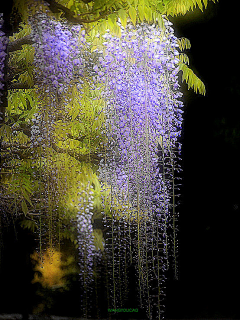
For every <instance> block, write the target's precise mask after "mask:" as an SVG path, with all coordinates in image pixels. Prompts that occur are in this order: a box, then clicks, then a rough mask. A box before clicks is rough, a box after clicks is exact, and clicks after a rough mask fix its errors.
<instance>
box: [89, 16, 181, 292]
mask: <svg viewBox="0 0 240 320" xmlns="http://www.w3.org/2000/svg"><path fill="white" fill-rule="evenodd" d="M104 37H105V42H104V43H103V44H104V46H105V52H104V55H103V57H102V58H100V67H99V66H95V67H94V70H95V71H96V72H97V74H98V80H99V81H101V82H103V83H104V86H105V89H104V97H105V99H106V108H105V114H106V119H107V120H106V128H105V132H106V138H107V139H106V140H107V143H106V145H105V148H106V156H107V159H106V160H105V159H104V160H103V161H102V162H101V165H100V177H101V179H102V180H103V181H106V182H107V184H108V185H110V186H111V188H112V196H113V197H116V198H117V199H118V201H119V203H122V207H124V204H125V208H127V207H128V210H127V209H126V211H125V215H128V216H129V215H130V216H131V217H132V219H133V220H136V221H137V223H138V224H139V225H140V224H141V226H140V228H139V230H138V240H139V239H141V238H142V239H145V238H146V237H148V238H151V239H153V238H154V239H155V240H154V241H155V243H156V245H157V244H158V243H159V241H162V243H163V255H164V257H165V259H163V260H162V261H163V265H161V269H162V270H165V269H167V264H168V242H169V239H168V231H169V229H170V228H171V226H170V221H171V219H172V218H171V214H170V213H171V210H172V209H173V207H174V205H173V204H172V203H174V201H172V200H173V194H174V172H175V170H176V161H175V160H176V157H177V156H178V155H179V154H180V150H181V143H180V141H179V137H180V135H181V129H182V121H183V117H182V113H183V110H182V109H183V103H182V102H181V101H180V99H179V98H180V97H181V96H182V94H181V93H180V92H179V84H178V62H179V60H178V54H179V52H178V50H177V47H178V43H177V38H176V37H175V36H174V32H173V28H172V27H171V23H170V22H169V21H167V20H166V21H165V30H164V31H163V30H162V29H160V28H159V27H157V26H155V25H152V26H149V25H146V24H141V25H137V26H136V27H133V26H132V25H129V26H127V28H126V29H124V28H123V27H122V35H121V38H118V37H115V36H112V35H111V34H110V33H109V32H107V33H106V34H105V36H104ZM159 155H160V157H159ZM126 204H127V205H126ZM129 208H131V213H129ZM140 219H141V220H145V221H155V225H156V230H157V233H154V231H152V230H153V224H152V225H150V229H148V230H147V229H146V228H145V229H144V227H143V225H144V224H143V223H140V222H139V221H140ZM146 235H147V236H146ZM156 237H158V239H157V238H156ZM146 242H148V240H147V241H146V239H145V242H142V243H145V248H146V250H148V248H147V244H146ZM149 243H150V242H149ZM136 245H137V243H136ZM142 249H143V248H142ZM142 249H141V250H139V251H138V252H137V253H136V255H135V257H136V263H137V265H139V266H142V267H143V268H146V266H147V265H150V262H149V261H147V260H146V259H145V258H144V255H143V254H142V253H141V252H142ZM145 256H146V255H145ZM159 259H160V258H159ZM159 259H158V260H159ZM144 266H145V267H144ZM142 267H141V268H142ZM139 268H140V267H139ZM141 268H140V269H141ZM154 268H155V267H154V263H152V274H154V273H156V270H155V271H154ZM140 269H139V276H140V273H141V274H142V273H143V271H140ZM141 281H142V286H145V287H146V283H145V282H144V280H141ZM141 281H140V282H141ZM158 281H161V279H158Z"/></svg>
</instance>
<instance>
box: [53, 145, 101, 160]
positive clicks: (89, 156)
mask: <svg viewBox="0 0 240 320" xmlns="http://www.w3.org/2000/svg"><path fill="white" fill-rule="evenodd" d="M52 148H53V150H54V151H56V152H57V153H66V154H68V155H69V156H71V157H73V158H75V159H76V160H78V161H83V162H92V163H96V164H97V163H99V161H100V159H101V158H100V157H99V156H98V155H97V154H96V153H90V154H77V153H76V152H74V151H72V150H69V149H62V148H59V147H58V146H57V145H56V144H55V143H52Z"/></svg>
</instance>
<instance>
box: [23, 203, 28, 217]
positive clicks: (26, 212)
mask: <svg viewBox="0 0 240 320" xmlns="http://www.w3.org/2000/svg"><path fill="white" fill-rule="evenodd" d="M21 206H22V211H23V213H24V214H25V216H26V215H27V214H28V207H27V204H26V201H25V200H24V199H23V200H22V203H21Z"/></svg>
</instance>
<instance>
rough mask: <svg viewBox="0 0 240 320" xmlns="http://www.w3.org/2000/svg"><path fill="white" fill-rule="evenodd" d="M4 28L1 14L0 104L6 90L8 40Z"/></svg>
mask: <svg viewBox="0 0 240 320" xmlns="http://www.w3.org/2000/svg"><path fill="white" fill-rule="evenodd" d="M2 26H3V18H2V14H0V103H2V102H1V96H2V93H1V91H2V90H3V89H4V61H5V59H6V55H7V53H6V49H7V43H8V38H7V37H6V36H5V33H4V32H3V31H2V30H1V28H2Z"/></svg>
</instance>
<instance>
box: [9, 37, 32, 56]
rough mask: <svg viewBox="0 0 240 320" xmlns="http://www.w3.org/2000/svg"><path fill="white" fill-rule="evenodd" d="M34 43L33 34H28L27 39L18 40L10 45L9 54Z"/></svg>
mask: <svg viewBox="0 0 240 320" xmlns="http://www.w3.org/2000/svg"><path fill="white" fill-rule="evenodd" d="M33 43H34V41H33V40H32V36H31V34H28V35H27V36H25V37H22V38H20V39H17V40H15V41H13V42H11V43H9V45H8V52H14V51H17V50H21V49H22V46H23V45H24V44H33Z"/></svg>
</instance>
